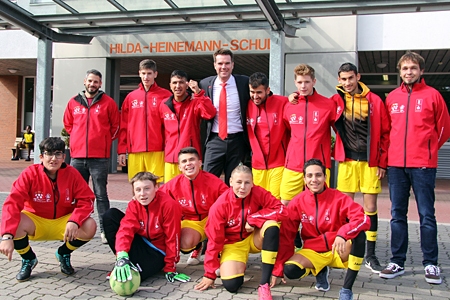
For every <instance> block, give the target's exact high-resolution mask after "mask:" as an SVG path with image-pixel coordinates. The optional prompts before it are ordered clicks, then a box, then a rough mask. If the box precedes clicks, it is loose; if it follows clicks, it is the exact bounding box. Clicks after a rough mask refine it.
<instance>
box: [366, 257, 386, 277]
mask: <svg viewBox="0 0 450 300" xmlns="http://www.w3.org/2000/svg"><path fill="white" fill-rule="evenodd" d="M365 266H366V268H368V269H371V270H372V272H373V273H375V274H380V272H381V271H383V267H382V266H381V265H380V262H379V261H378V257H376V256H375V255H372V256H368V257H366V264H365Z"/></svg>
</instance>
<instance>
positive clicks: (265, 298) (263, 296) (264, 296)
mask: <svg viewBox="0 0 450 300" xmlns="http://www.w3.org/2000/svg"><path fill="white" fill-rule="evenodd" d="M258 299H259V300H272V293H271V292H270V287H269V284H268V283H266V284H260V285H259V288H258Z"/></svg>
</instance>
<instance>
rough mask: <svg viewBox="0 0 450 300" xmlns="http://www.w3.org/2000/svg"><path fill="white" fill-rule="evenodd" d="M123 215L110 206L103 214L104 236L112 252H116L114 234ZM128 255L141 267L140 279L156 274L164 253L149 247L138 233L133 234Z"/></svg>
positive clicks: (161, 265) (161, 266) (159, 268)
mask: <svg viewBox="0 0 450 300" xmlns="http://www.w3.org/2000/svg"><path fill="white" fill-rule="evenodd" d="M124 216H125V214H124V213H123V212H121V211H120V210H118V209H117V208H110V209H108V210H107V211H106V212H105V213H104V214H103V225H104V228H105V236H106V239H107V240H108V244H109V247H110V248H111V250H112V252H113V253H114V254H116V246H115V245H116V234H117V232H118V231H119V227H120V221H121V220H122V218H123V217H124ZM128 256H129V257H130V260H131V262H132V263H133V264H134V265H135V266H139V268H140V269H141V281H144V280H145V279H147V278H149V277H150V276H153V275H155V274H157V273H158V272H160V271H161V270H162V269H163V268H164V255H163V254H162V253H161V252H159V251H158V250H155V249H153V248H151V247H150V246H149V245H148V244H147V243H146V242H145V241H144V239H143V237H142V236H140V235H138V234H136V235H135V236H134V239H133V242H132V243H131V247H130V251H128Z"/></svg>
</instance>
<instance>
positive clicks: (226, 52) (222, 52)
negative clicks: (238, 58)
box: [213, 48, 234, 62]
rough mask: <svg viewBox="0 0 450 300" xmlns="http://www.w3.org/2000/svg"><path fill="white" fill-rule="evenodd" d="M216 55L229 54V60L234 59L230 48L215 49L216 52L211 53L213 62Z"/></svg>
mask: <svg viewBox="0 0 450 300" xmlns="http://www.w3.org/2000/svg"><path fill="white" fill-rule="evenodd" d="M217 55H229V56H230V57H231V61H234V55H233V52H231V50H230V49H225V48H220V49H217V50H216V52H214V54H213V58H214V62H216V56H217Z"/></svg>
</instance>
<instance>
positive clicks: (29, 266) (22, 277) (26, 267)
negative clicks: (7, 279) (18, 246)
mask: <svg viewBox="0 0 450 300" xmlns="http://www.w3.org/2000/svg"><path fill="white" fill-rule="evenodd" d="M37 264H38V260H37V258H34V259H23V258H22V268H20V271H19V273H18V274H17V275H16V279H17V281H19V282H22V281H27V280H28V279H30V276H31V270H33V269H34V267H36V265H37Z"/></svg>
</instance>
